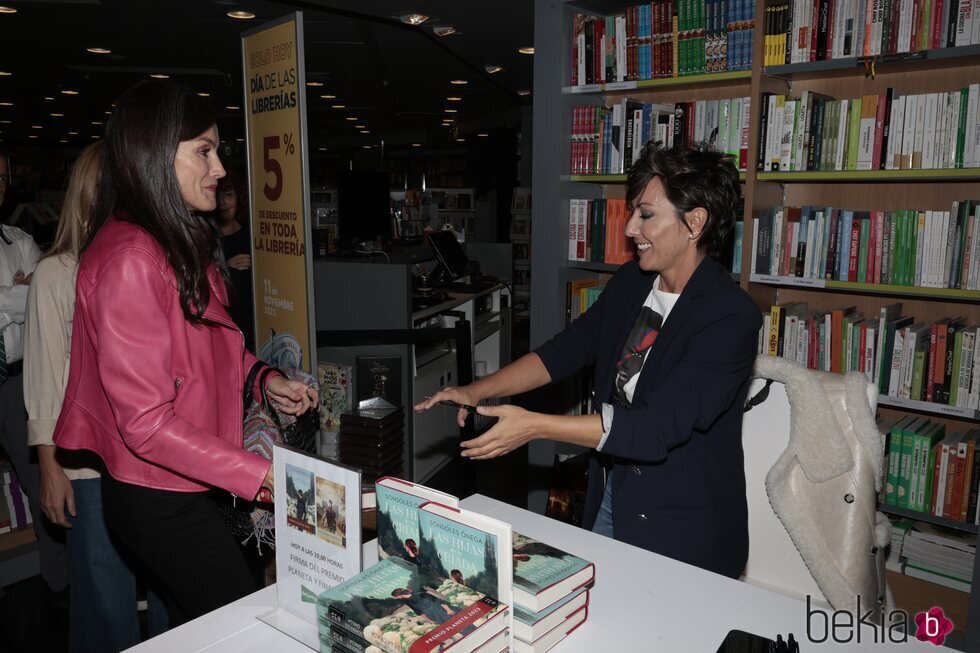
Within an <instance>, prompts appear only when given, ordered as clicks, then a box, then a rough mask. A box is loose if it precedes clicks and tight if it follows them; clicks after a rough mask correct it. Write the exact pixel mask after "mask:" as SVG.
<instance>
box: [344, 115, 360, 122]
mask: <svg viewBox="0 0 980 653" xmlns="http://www.w3.org/2000/svg"><path fill="white" fill-rule="evenodd" d="M344 120H350V121H351V122H357V118H355V117H354V116H347V117H346V118H344Z"/></svg>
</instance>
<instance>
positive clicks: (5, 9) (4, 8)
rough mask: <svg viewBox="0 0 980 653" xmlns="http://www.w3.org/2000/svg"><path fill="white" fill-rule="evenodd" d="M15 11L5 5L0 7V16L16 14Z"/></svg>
mask: <svg viewBox="0 0 980 653" xmlns="http://www.w3.org/2000/svg"><path fill="white" fill-rule="evenodd" d="M16 13H17V10H16V9H14V8H13V7H7V6H5V5H0V14H16Z"/></svg>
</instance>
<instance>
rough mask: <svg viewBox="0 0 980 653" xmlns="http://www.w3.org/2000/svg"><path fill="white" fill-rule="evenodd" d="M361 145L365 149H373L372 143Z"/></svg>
mask: <svg viewBox="0 0 980 653" xmlns="http://www.w3.org/2000/svg"><path fill="white" fill-rule="evenodd" d="M361 147H362V148H363V149H365V150H370V149H371V146H370V145H362V146H361Z"/></svg>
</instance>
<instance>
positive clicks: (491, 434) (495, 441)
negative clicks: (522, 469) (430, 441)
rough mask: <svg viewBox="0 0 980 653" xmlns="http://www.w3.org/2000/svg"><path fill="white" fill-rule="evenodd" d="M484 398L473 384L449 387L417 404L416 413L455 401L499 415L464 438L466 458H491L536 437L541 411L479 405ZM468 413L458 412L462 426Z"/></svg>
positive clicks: (464, 410) (464, 455)
mask: <svg viewBox="0 0 980 653" xmlns="http://www.w3.org/2000/svg"><path fill="white" fill-rule="evenodd" d="M482 399H484V397H482V396H480V395H479V394H478V393H477V392H475V391H474V390H473V389H472V386H464V387H462V388H454V387H446V388H443V389H442V390H440V391H439V392H437V393H436V394H435V395H433V396H432V397H431V398H429V399H426V400H425V401H423V402H421V403H419V404H416V406H415V412H417V413H421V412H423V411H426V410H429V409H430V408H432V407H433V406H436V405H438V404H439V402H441V401H455V402H457V403H459V404H466V405H469V406H476V412H477V413H479V414H480V415H486V416H487V417H496V418H497V423H496V424H494V425H493V427H492V428H490V430H488V431H487V432H486V433H484V434H483V435H481V436H479V437H477V438H473V439H472V440H464V441H463V442H461V443H460V447H462V449H463V450H462V452H460V455H462V456H463V457H464V458H470V459H472V460H489V459H490V458H496V457H498V456H502V455H504V454H508V453H510V452H511V451H514V450H515V449H517V448H519V447H522V446H524V445H525V444H527V443H528V442H530V441H531V440H533V439H535V438H536V437H537V435H536V434H537V433H538V432H539V429H538V428H537V427H536V424H537V420H538V418H539V417H540V415H539V414H538V413H532V412H531V411H528V410H524V409H523V408H520V407H519V406H513V405H509V404H507V405H502V406H480V405H479V404H480V401H481V400H482ZM467 414H468V412H467V410H466V409H465V408H460V409H459V410H458V411H457V413H456V423H457V424H458V425H459V426H460V427H462V426H463V424H464V423H465V421H466V416H467Z"/></svg>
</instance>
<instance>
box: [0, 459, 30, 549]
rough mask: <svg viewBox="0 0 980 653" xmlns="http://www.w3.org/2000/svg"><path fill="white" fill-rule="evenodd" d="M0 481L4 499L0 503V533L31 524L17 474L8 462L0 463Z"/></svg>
mask: <svg viewBox="0 0 980 653" xmlns="http://www.w3.org/2000/svg"><path fill="white" fill-rule="evenodd" d="M0 481H2V484H3V499H4V500H3V501H2V502H0V533H7V532H9V531H11V530H13V529H15V528H22V527H24V526H27V525H28V524H31V523H33V521H34V519H33V518H32V517H31V511H30V508H29V507H28V505H27V497H26V496H24V492H23V491H22V490H21V487H20V483H19V482H18V480H17V474H16V473H15V472H14V468H13V466H12V465H11V464H10V463H9V462H0Z"/></svg>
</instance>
